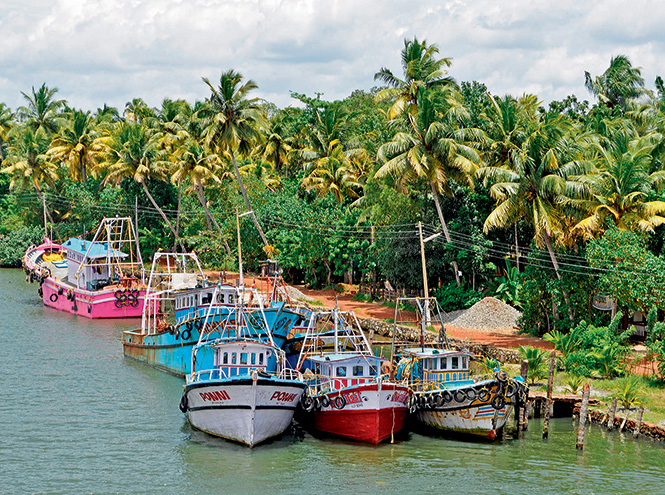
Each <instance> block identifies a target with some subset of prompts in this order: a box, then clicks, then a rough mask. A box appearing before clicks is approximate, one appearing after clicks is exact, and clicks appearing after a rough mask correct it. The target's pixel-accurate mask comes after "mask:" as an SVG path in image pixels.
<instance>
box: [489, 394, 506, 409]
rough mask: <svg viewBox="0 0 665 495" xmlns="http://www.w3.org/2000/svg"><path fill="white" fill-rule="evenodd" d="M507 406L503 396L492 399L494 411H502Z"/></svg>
mask: <svg viewBox="0 0 665 495" xmlns="http://www.w3.org/2000/svg"><path fill="white" fill-rule="evenodd" d="M505 405H506V399H504V397H503V395H495V396H494V397H492V407H493V408H494V409H497V410H498V409H502V408H503V407H504V406H505Z"/></svg>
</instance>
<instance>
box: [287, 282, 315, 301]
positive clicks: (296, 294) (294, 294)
mask: <svg viewBox="0 0 665 495" xmlns="http://www.w3.org/2000/svg"><path fill="white" fill-rule="evenodd" d="M286 292H288V293H289V297H290V298H291V299H295V300H296V301H306V302H312V301H315V299H314V298H312V297H309V296H306V295H305V294H303V293H302V292H300V291H299V290H298V289H296V288H295V287H291V286H290V285H287V286H286Z"/></svg>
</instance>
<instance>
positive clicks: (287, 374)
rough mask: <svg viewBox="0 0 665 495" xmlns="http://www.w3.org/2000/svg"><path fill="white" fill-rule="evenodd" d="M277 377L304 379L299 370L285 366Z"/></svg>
mask: <svg viewBox="0 0 665 495" xmlns="http://www.w3.org/2000/svg"><path fill="white" fill-rule="evenodd" d="M277 378H281V379H282V380H298V381H303V376H302V373H300V371H298V370H294V369H291V368H285V369H283V370H281V371H280V372H279V373H278V375H277Z"/></svg>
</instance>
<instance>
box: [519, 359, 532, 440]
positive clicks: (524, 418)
mask: <svg viewBox="0 0 665 495" xmlns="http://www.w3.org/2000/svg"><path fill="white" fill-rule="evenodd" d="M528 372H529V361H527V360H526V359H523V360H522V364H521V367H520V375H521V376H522V379H523V380H524V383H526V379H527V374H528ZM528 428H529V413H528V400H527V404H522V407H521V408H520V417H519V424H518V430H521V431H526V430H527V429H528Z"/></svg>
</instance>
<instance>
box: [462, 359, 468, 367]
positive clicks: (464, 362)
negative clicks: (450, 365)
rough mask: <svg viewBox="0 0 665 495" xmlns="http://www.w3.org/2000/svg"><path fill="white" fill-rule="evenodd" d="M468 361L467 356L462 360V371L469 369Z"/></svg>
mask: <svg viewBox="0 0 665 495" xmlns="http://www.w3.org/2000/svg"><path fill="white" fill-rule="evenodd" d="M466 359H467V358H466V356H464V357H463V358H462V369H466V368H467V364H466Z"/></svg>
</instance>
